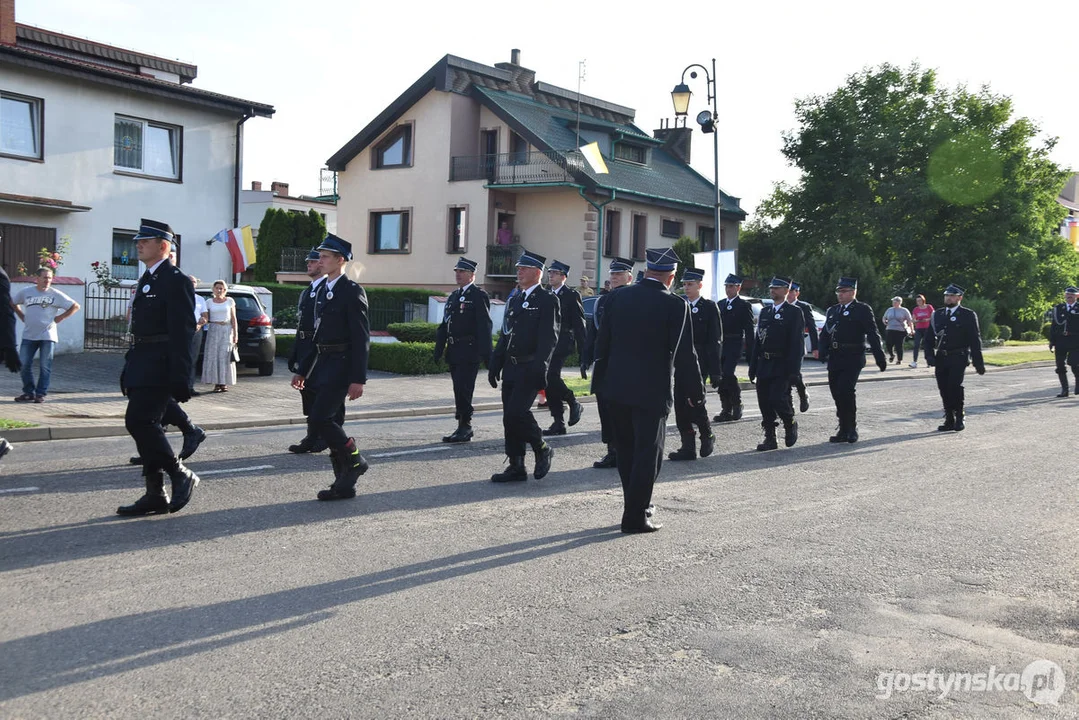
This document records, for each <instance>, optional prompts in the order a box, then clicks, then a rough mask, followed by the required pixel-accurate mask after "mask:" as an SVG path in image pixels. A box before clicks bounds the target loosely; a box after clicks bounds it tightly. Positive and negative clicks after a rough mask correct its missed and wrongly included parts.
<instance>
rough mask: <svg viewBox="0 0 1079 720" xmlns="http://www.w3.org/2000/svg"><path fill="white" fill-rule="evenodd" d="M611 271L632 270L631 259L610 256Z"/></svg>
mask: <svg viewBox="0 0 1079 720" xmlns="http://www.w3.org/2000/svg"><path fill="white" fill-rule="evenodd" d="M610 271H611V272H633V261H632V260H626V259H625V258H622V257H616V258H611V267H610Z"/></svg>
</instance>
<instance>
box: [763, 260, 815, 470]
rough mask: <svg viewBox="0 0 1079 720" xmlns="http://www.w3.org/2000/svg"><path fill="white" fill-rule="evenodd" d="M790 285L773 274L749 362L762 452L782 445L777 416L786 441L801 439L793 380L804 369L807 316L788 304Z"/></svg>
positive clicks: (785, 442) (788, 280) (784, 442)
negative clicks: (769, 297)
mask: <svg viewBox="0 0 1079 720" xmlns="http://www.w3.org/2000/svg"><path fill="white" fill-rule="evenodd" d="M790 285H791V281H790V279H789V278H785V277H774V278H772V282H771V283H769V285H768V289H769V291H770V292H771V294H772V304H771V305H767V306H765V307H764V309H762V310H761V316H760V318H759V319H758V320H757V341H756V348H755V351H754V353H753V359H752V360H751V361H750V364H749V379H750V381H752V380H753V379H754V378H756V380H757V404H758V405H759V406H760V409H761V427H762V428H764V441H763V442H761V443H760V444H759V445H757V450H759V451H762V452H763V451H766V450H775V449H776V448H778V447H779V445H778V444H777V442H776V427H777V425H778V423H777V422H776V419H777V418H778V419H779V420H782V421H783V444H784V445H785V446H786V447H791V446H792V445H794V444H795V443H796V442H798V423H797V422H796V421H795V419H794V406H793V405H792V404H791V383H792V382H794V379H795V377H796V376H797V375H798V374H799V373H800V372H801V371H802V354H803V348H804V347H805V344H804V343H803V341H802V333H803V332H804V331H805V319H804V318H803V317H802V311H801V310H800V309H799V308H797V307H795V306H794V305H789V304H787V292H788V291H789V290H790Z"/></svg>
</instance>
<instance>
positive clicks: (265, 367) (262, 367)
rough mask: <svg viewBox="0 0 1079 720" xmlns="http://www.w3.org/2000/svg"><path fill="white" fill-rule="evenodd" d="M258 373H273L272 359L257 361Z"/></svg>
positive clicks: (262, 374) (264, 374)
mask: <svg viewBox="0 0 1079 720" xmlns="http://www.w3.org/2000/svg"><path fill="white" fill-rule="evenodd" d="M259 375H261V376H263V377H265V376H266V375H273V361H272V360H271V361H270V362H264V363H259Z"/></svg>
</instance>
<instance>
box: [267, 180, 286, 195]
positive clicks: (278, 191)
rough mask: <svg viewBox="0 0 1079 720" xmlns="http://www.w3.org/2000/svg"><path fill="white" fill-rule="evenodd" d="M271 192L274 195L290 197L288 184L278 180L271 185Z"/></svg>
mask: <svg viewBox="0 0 1079 720" xmlns="http://www.w3.org/2000/svg"><path fill="white" fill-rule="evenodd" d="M270 191H271V192H272V193H273V194H274V195H279V196H281V197H288V183H283V182H278V181H277V180H274V181H273V182H272V183H270Z"/></svg>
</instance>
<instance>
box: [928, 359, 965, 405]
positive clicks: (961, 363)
mask: <svg viewBox="0 0 1079 720" xmlns="http://www.w3.org/2000/svg"><path fill="white" fill-rule="evenodd" d="M934 362H935V365H934V368H933V369H934V374H935V375H936V377H937V389H938V390H939V391H940V399H941V400H942V401H943V402H944V411H945V412H962V411H963V376H964V375H965V374H966V372H967V356H966V353H958V354H956V355H945V354H944V353H937V356H936V357H935V358H934Z"/></svg>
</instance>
